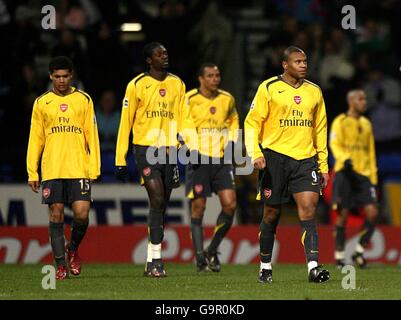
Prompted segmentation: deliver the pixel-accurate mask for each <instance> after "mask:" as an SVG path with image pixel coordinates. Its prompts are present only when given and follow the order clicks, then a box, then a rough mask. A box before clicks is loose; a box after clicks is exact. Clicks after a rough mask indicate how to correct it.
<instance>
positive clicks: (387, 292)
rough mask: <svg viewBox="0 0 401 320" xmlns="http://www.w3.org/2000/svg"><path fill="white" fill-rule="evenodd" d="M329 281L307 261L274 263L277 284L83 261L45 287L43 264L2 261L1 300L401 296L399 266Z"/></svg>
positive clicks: (226, 268)
mask: <svg viewBox="0 0 401 320" xmlns="http://www.w3.org/2000/svg"><path fill="white" fill-rule="evenodd" d="M326 267H327V268H328V269H329V271H330V273H331V279H330V280H329V281H328V282H326V283H322V284H316V283H309V282H308V281H307V273H306V266H305V265H290V264H279V265H275V266H274V267H273V281H274V282H273V283H272V284H260V283H258V282H257V275H258V268H259V266H258V265H256V264H254V265H223V266H222V271H221V272H220V273H213V272H208V273H201V274H198V273H196V271H195V266H194V265H192V264H191V265H183V264H173V263H167V264H166V270H167V274H168V277H166V278H163V279H155V278H146V277H143V265H127V264H101V265H100V264H99V265H98V264H85V265H83V268H82V274H81V275H80V276H78V277H73V276H70V278H69V279H67V280H64V281H57V282H56V289H55V290H44V289H43V288H42V278H43V277H44V276H45V274H42V273H41V270H42V265H4V264H3V265H0V300H7V299H28V300H31V299H35V300H37V299H79V300H82V299H118V300H122V299H124V300H125V299H134V300H175V299H177V300H271V299H272V300H277V299H280V300H285V299H296V300H303V299H311V300H337V299H341V300H351V299H369V300H372V299H386V300H392V299H397V300H399V299H401V290H400V288H401V276H400V270H401V267H400V266H389V265H371V266H369V269H366V270H359V269H355V270H356V288H355V289H354V290H344V289H343V288H342V286H341V283H342V280H343V277H344V276H346V274H342V273H341V271H340V270H337V269H336V267H335V266H333V265H328V266H326Z"/></svg>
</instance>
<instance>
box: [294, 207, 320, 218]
mask: <svg viewBox="0 0 401 320" xmlns="http://www.w3.org/2000/svg"><path fill="white" fill-rule="evenodd" d="M298 212H299V216H300V218H301V220H310V219H314V218H315V212H316V206H315V205H314V204H306V205H302V206H300V207H298Z"/></svg>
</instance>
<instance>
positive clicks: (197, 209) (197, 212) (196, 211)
mask: <svg viewBox="0 0 401 320" xmlns="http://www.w3.org/2000/svg"><path fill="white" fill-rule="evenodd" d="M205 210H206V205H205V204H203V203H202V204H200V203H197V204H196V203H193V204H192V214H191V216H192V218H198V219H199V218H203V215H204V213H205Z"/></svg>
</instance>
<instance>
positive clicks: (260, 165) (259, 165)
mask: <svg viewBox="0 0 401 320" xmlns="http://www.w3.org/2000/svg"><path fill="white" fill-rule="evenodd" d="M253 167H254V168H255V169H257V170H263V169H264V168H266V160H265V158H264V157H259V158H257V159H255V160H254V161H253Z"/></svg>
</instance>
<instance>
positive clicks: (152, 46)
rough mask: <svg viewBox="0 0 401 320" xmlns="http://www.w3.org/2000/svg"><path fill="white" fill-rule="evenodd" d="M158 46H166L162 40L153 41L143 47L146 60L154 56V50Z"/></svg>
mask: <svg viewBox="0 0 401 320" xmlns="http://www.w3.org/2000/svg"><path fill="white" fill-rule="evenodd" d="M157 47H164V46H163V45H162V44H161V43H160V42H157V41H153V42H150V43H148V44H146V45H145V46H144V47H143V57H144V58H145V60H146V59H147V58H152V54H153V50H154V49H155V48H157Z"/></svg>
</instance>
